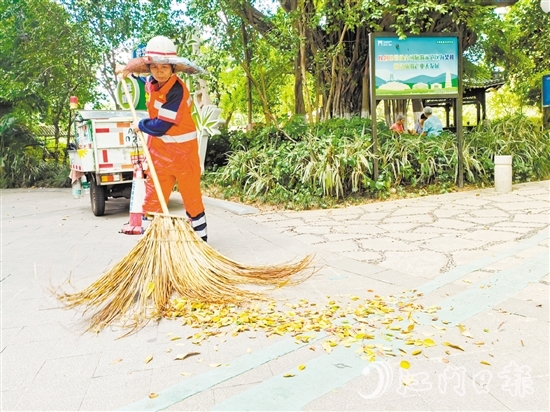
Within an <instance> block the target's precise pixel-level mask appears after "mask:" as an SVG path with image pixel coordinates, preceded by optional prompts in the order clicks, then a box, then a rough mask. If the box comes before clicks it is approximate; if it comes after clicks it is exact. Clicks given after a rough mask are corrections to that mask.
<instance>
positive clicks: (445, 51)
mask: <svg viewBox="0 0 550 412" xmlns="http://www.w3.org/2000/svg"><path fill="white" fill-rule="evenodd" d="M373 49H374V50H373V55H372V56H373V60H372V63H373V66H374V81H375V93H376V96H377V97H395V98H397V97H405V98H407V97H413V96H420V97H432V96H436V95H438V96H446V97H456V96H458V90H459V87H458V86H459V81H460V78H459V67H460V66H459V59H460V56H459V45H458V37H456V36H448V37H443V36H429V37H428V36H418V37H412V36H411V37H407V38H406V39H403V40H401V39H399V38H398V37H390V36H380V37H378V36H375V37H374V42H373Z"/></svg>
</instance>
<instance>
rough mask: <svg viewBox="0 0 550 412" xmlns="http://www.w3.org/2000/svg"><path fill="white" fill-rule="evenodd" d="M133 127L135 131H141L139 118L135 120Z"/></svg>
mask: <svg viewBox="0 0 550 412" xmlns="http://www.w3.org/2000/svg"><path fill="white" fill-rule="evenodd" d="M130 127H131V128H132V130H133V131H135V132H139V130H140V129H139V121H137V120H134V121H133V122H132V124H131V126H130Z"/></svg>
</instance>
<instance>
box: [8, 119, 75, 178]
mask: <svg viewBox="0 0 550 412" xmlns="http://www.w3.org/2000/svg"><path fill="white" fill-rule="evenodd" d="M0 141H1V142H2V146H1V148H2V150H1V153H2V157H1V165H2V167H1V169H0V188H3V189H6V188H18V187H31V186H38V187H68V185H69V182H68V176H69V168H68V167H67V166H66V165H59V164H57V163H55V162H51V161H50V162H46V161H43V160H42V157H43V154H44V153H43V152H44V147H43V145H42V144H41V143H40V142H38V141H37V140H36V138H35V137H34V135H33V134H32V132H31V131H30V130H29V129H28V128H27V127H26V126H25V125H24V124H22V123H20V122H18V121H17V120H16V119H15V118H14V117H12V116H4V117H2V118H1V119H0Z"/></svg>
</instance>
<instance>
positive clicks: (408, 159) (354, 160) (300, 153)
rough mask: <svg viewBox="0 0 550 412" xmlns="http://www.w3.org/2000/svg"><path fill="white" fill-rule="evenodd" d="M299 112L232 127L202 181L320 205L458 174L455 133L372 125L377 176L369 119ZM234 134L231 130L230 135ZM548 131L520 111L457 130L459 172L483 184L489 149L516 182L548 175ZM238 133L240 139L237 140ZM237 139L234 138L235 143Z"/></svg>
mask: <svg viewBox="0 0 550 412" xmlns="http://www.w3.org/2000/svg"><path fill="white" fill-rule="evenodd" d="M303 127H304V124H303V123H301V122H300V121H299V120H295V121H294V122H291V123H289V124H288V125H285V126H284V127H283V128H281V129H277V128H274V127H271V126H266V127H262V128H256V129H253V130H252V131H251V132H249V133H246V134H245V133H242V132H241V133H238V134H235V135H234V136H233V137H234V138H233V139H232V140H231V139H227V141H231V142H233V143H234V144H236V145H235V146H233V147H232V150H233V151H232V153H231V154H230V155H229V157H228V161H227V165H225V166H223V167H221V168H219V169H218V171H217V172H216V173H213V174H210V175H209V178H208V181H209V182H210V183H213V184H215V185H217V186H219V187H223V188H224V191H223V195H224V196H228V197H229V196H238V197H239V198H241V199H242V200H246V201H251V202H254V201H260V202H265V203H275V204H279V205H284V206H286V207H288V208H298V209H303V208H310V207H327V206H330V205H333V204H335V203H337V202H341V201H342V200H346V199H353V198H359V197H367V198H370V197H378V198H385V197H387V196H388V195H389V192H390V189H391V188H392V187H395V188H399V189H401V190H402V188H403V187H409V188H415V187H417V188H419V189H420V190H421V191H422V193H424V194H426V193H433V192H434V191H436V192H442V193H444V192H447V191H449V190H451V189H452V187H453V186H454V183H455V182H456V181H457V177H458V150H457V145H456V136H455V135H454V134H452V133H449V132H444V133H442V134H441V136H438V137H436V138H426V137H421V136H412V135H408V134H402V135H392V134H390V133H389V131H388V130H387V128H386V127H385V126H384V125H383V124H381V125H379V140H380V148H379V154H378V161H379V172H380V173H379V178H378V179H377V180H376V181H374V179H373V159H374V156H373V154H372V145H371V137H370V136H371V131H370V127H371V124H370V121H369V120H367V119H360V118H352V119H350V120H343V119H334V120H330V121H327V122H323V123H320V124H318V125H315V126H308V127H307V128H306V129H305V130H304V129H303ZM236 136H238V138H235V137H236ZM549 137H550V136H549V133H548V132H546V133H542V132H541V131H540V125H539V124H537V123H536V122H533V121H531V120H529V119H528V118H526V117H524V116H520V115H516V116H512V117H508V118H504V119H501V120H499V121H496V122H493V123H490V124H489V123H488V124H486V125H483V126H480V127H478V128H477V129H475V130H474V131H473V132H471V133H469V134H467V135H466V136H465V145H464V152H463V158H464V178H465V181H466V182H467V183H471V184H491V182H492V181H493V170H494V164H493V159H494V156H495V154H501V153H510V154H513V156H514V157H513V162H514V163H513V170H514V180H515V181H516V182H520V181H529V180H536V179H545V178H548V177H550V139H549ZM243 141H245V144H243V143H242V142H243ZM237 142H238V143H237Z"/></svg>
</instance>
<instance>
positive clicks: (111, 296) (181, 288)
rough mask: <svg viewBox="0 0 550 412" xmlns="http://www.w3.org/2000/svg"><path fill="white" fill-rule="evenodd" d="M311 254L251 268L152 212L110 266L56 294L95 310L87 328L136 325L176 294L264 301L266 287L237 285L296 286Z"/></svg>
mask: <svg viewBox="0 0 550 412" xmlns="http://www.w3.org/2000/svg"><path fill="white" fill-rule="evenodd" d="M311 262H312V256H311V255H308V256H306V257H305V258H303V259H302V260H300V261H298V262H295V263H285V264H280V265H265V266H262V265H260V266H253V265H245V264H241V263H237V262H235V261H233V260H231V259H228V258H227V257H225V256H223V255H221V254H220V253H219V252H217V251H216V250H214V249H213V248H212V247H211V246H210V245H208V244H207V243H206V242H204V241H203V240H202V239H200V238H199V237H198V236H197V235H196V234H195V232H194V231H193V229H192V228H191V226H190V225H189V223H188V219H187V218H183V217H177V216H168V215H160V214H158V215H155V217H154V219H153V222H152V223H151V225H150V227H149V229H148V230H147V232H146V233H145V234H144V235H143V237H142V238H141V239H140V240H139V241H138V243H137V244H136V245H135V246H134V247H133V248H132V250H130V252H129V253H128V254H127V255H126V256H125V257H124V258H123V259H122V260H120V261H119V262H118V263H117V264H115V266H113V267H112V268H111V269H110V270H109V271H107V272H106V273H105V274H104V275H103V276H102V277H100V278H99V279H98V280H96V281H95V282H93V283H92V284H91V285H90V286H88V287H87V288H85V289H84V290H82V291H80V292H77V293H65V292H62V293H57V298H58V299H60V300H61V301H62V302H64V303H65V305H66V306H67V307H70V308H74V307H78V306H82V307H84V308H85V311H84V313H87V312H88V311H91V310H92V309H96V312H95V313H94V314H93V315H92V316H91V318H90V324H89V326H88V329H87V330H94V331H98V330H101V329H103V328H104V327H106V326H108V325H111V324H114V323H115V322H120V323H121V325H122V326H132V327H133V329H136V328H137V327H139V326H140V325H143V324H144V323H145V322H146V321H147V320H149V319H150V318H151V317H152V316H162V315H163V314H165V313H167V312H168V311H169V310H170V307H171V300H172V299H173V298H175V297H182V298H186V299H188V300H190V301H200V302H204V303H235V304H239V303H242V302H244V301H249V300H263V299H264V298H265V290H261V291H252V290H247V289H242V288H240V287H239V286H240V285H246V284H252V285H260V286H264V287H269V286H271V287H272V288H277V287H282V286H284V285H288V284H297V283H300V282H303V281H304V280H305V279H307V278H308V277H310V276H311V275H312V274H313V271H310V273H306V272H305V269H306V268H308V267H309V266H310V264H311Z"/></svg>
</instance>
